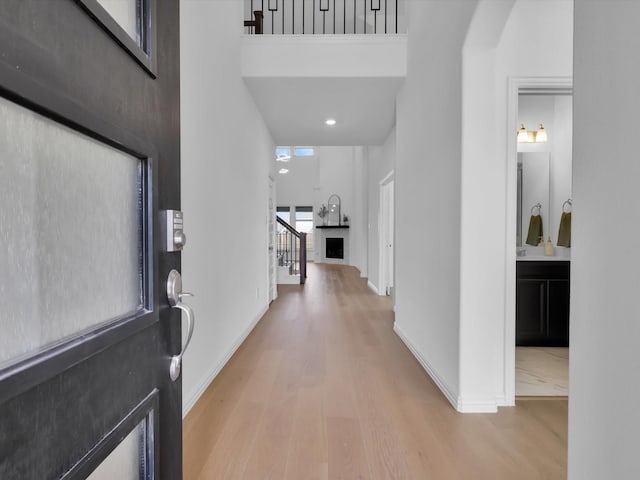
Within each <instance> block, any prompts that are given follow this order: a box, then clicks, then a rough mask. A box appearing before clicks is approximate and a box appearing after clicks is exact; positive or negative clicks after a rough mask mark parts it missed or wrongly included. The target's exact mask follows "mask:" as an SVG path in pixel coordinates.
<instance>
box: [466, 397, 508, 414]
mask: <svg viewBox="0 0 640 480" xmlns="http://www.w3.org/2000/svg"><path fill="white" fill-rule="evenodd" d="M456 410H458V411H459V412H460V413H496V412H497V411H498V404H497V403H496V400H495V398H487V397H458V406H457V408H456Z"/></svg>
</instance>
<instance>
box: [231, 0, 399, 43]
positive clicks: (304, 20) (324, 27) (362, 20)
mask: <svg viewBox="0 0 640 480" xmlns="http://www.w3.org/2000/svg"><path fill="white" fill-rule="evenodd" d="M398 17H399V15H398V0H245V18H246V19H249V20H245V22H244V26H245V28H246V33H248V34H269V35H272V34H279V35H287V34H288V35H298V34H300V35H306V34H310V35H317V34H320V35H322V34H331V35H349V34H397V33H398Z"/></svg>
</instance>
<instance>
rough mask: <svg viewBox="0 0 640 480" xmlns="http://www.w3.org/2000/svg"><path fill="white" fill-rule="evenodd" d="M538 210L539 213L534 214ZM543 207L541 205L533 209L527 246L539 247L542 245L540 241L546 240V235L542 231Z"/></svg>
mask: <svg viewBox="0 0 640 480" xmlns="http://www.w3.org/2000/svg"><path fill="white" fill-rule="evenodd" d="M536 209H537V211H538V213H537V214H534V212H535V210H536ZM541 209H542V205H540V204H539V203H538V204H536V205H534V206H533V208H531V218H530V219H529V232H528V234H527V241H526V242H525V243H526V244H527V245H532V246H534V247H537V246H538V244H539V243H540V239H544V233H543V231H542V217H541V216H540V210H541Z"/></svg>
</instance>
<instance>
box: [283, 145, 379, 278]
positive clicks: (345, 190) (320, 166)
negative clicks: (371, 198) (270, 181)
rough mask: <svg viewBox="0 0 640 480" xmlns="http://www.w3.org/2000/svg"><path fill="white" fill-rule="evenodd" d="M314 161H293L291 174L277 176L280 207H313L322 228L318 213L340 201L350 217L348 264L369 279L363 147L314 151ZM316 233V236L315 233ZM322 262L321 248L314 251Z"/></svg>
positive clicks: (342, 208) (289, 164) (306, 158)
mask: <svg viewBox="0 0 640 480" xmlns="http://www.w3.org/2000/svg"><path fill="white" fill-rule="evenodd" d="M315 149H316V156H315V157H293V158H292V159H291V161H290V162H288V163H286V164H279V165H278V168H279V167H281V166H284V167H286V168H287V169H288V170H289V173H287V174H286V175H277V178H276V182H277V201H276V204H277V205H278V206H290V207H292V208H293V207H295V206H296V205H300V206H308V205H312V206H313V210H314V212H316V215H315V216H314V222H315V225H322V219H321V218H320V217H318V215H317V212H318V210H319V209H320V206H321V205H323V204H324V205H325V206H326V205H327V201H328V200H329V197H330V196H331V195H332V194H337V195H338V196H339V197H340V200H341V211H342V213H343V214H346V215H347V216H348V217H349V252H350V257H349V263H350V264H351V265H353V266H355V267H357V268H358V269H359V270H360V271H361V273H362V274H363V275H366V248H367V240H366V230H365V223H364V222H365V221H366V215H367V205H366V201H365V200H366V199H365V198H364V193H363V192H364V177H365V175H366V169H367V166H366V164H365V159H364V155H363V149H362V147H326V146H325V147H315ZM314 233H315V232H314ZM314 243H315V242H314ZM314 250H315V251H314V258H313V260H314V261H320V259H321V257H320V253H321V252H320V248H318V245H316V248H315V249H314Z"/></svg>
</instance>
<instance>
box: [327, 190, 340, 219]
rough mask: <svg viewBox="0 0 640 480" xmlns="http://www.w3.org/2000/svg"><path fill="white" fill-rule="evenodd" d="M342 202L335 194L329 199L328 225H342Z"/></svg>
mask: <svg viewBox="0 0 640 480" xmlns="http://www.w3.org/2000/svg"><path fill="white" fill-rule="evenodd" d="M341 203H342V202H341V200H340V197H339V196H338V195H336V194H335V193H334V194H333V195H331V196H330V197H329V200H328V201H327V204H328V207H327V209H328V213H327V225H333V226H339V225H340V220H341V218H342V217H341V216H340V207H341V205H340V204H341Z"/></svg>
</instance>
